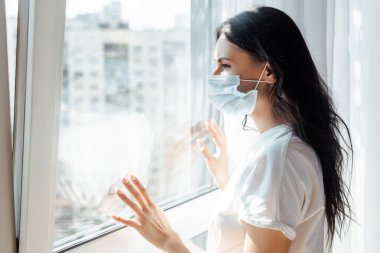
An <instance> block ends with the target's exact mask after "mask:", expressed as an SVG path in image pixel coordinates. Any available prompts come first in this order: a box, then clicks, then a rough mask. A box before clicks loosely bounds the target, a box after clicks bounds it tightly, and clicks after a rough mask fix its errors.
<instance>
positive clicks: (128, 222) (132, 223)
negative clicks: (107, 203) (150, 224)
mask: <svg viewBox="0 0 380 253" xmlns="http://www.w3.org/2000/svg"><path fill="white" fill-rule="evenodd" d="M111 217H112V219H114V220H115V221H118V222H121V223H123V224H124V225H127V226H130V227H133V228H135V229H139V228H140V226H141V225H140V224H138V223H137V222H135V221H133V220H130V219H124V218H122V217H120V216H117V215H112V216H111Z"/></svg>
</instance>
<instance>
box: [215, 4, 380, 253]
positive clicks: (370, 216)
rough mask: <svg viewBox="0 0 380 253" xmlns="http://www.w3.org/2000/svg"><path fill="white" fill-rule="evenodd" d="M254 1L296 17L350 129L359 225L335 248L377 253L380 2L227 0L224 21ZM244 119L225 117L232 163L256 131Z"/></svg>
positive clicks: (353, 187)
mask: <svg viewBox="0 0 380 253" xmlns="http://www.w3.org/2000/svg"><path fill="white" fill-rule="evenodd" d="M254 5H266V6H272V7H276V8H279V9H281V10H283V11H285V12H286V13H287V14H289V15H290V16H291V17H292V18H293V19H294V21H295V22H296V23H297V25H298V26H299V28H300V30H301V32H302V33H303V35H304V37H305V39H306V42H307V44H308V46H309V49H310V51H311V54H312V56H313V59H314V61H315V63H316V65H317V67H318V69H319V71H320V73H321V74H322V76H323V77H324V78H325V80H326V81H327V82H328V85H329V86H330V88H331V92H332V94H333V97H334V99H335V103H336V107H337V109H338V112H339V113H340V115H341V116H342V117H343V118H344V120H345V121H346V122H347V123H348V125H349V128H350V130H351V134H352V138H353V144H354V152H355V153H354V171H353V174H352V181H351V193H352V197H353V204H354V210H355V213H356V220H357V223H352V225H351V227H350V229H349V230H348V231H347V233H346V234H345V236H344V237H343V238H342V240H339V238H338V237H337V240H336V242H335V244H334V247H333V252H337V253H343V252H344V253H347V252H350V253H354V252H355V253H356V252H358V253H361V252H363V253H364V252H365V253H375V252H379V249H378V240H379V239H378V231H377V229H378V228H379V227H380V215H379V214H380V198H379V197H378V195H379V193H380V184H379V183H377V181H378V180H380V169H379V168H378V165H379V164H380V152H379V149H378V144H380V134H379V131H380V128H379V127H378V126H379V124H380V99H379V98H378V96H379V93H380V86H379V85H378V83H379V82H378V80H377V76H378V75H377V72H376V70H377V69H378V67H379V66H380V50H379V48H378V47H379V45H380V33H379V32H380V30H379V28H378V24H379V21H378V15H379V14H378V13H380V1H376V0H349V1H340V0H336V1H327V0H323V1H306V0H286V1H285V0H282V1H281V0H267V1H265V0H223V1H222V4H221V6H219V7H220V8H221V10H220V11H221V20H224V19H225V18H228V17H229V16H232V15H234V14H235V13H238V12H239V11H241V10H244V9H247V8H250V7H252V6H254ZM237 119H238V120H237ZM240 122H241V120H240V118H237V117H232V116H227V117H225V127H226V134H227V140H228V141H229V143H232V144H233V145H232V146H233V149H231V150H230V153H231V156H232V163H234V162H236V161H237V160H238V159H239V157H240V156H241V154H242V153H243V151H244V149H245V148H246V147H247V146H248V145H249V144H248V143H249V142H251V141H252V140H253V139H254V138H255V134H254V133H246V132H243V131H242V130H240ZM230 146H231V145H230ZM237 147H240V149H239V148H237Z"/></svg>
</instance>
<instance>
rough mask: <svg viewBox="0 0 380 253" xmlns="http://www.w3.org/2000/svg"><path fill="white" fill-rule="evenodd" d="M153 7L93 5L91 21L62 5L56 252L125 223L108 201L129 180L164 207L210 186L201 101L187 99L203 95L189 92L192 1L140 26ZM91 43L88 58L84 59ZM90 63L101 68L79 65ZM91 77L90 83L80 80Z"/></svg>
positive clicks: (71, 5)
mask: <svg viewBox="0 0 380 253" xmlns="http://www.w3.org/2000/svg"><path fill="white" fill-rule="evenodd" d="M154 3H155V1H147V0H143V1H138V2H136V1H132V0H125V1H121V2H119V1H114V2H112V3H110V2H109V1H106V0H103V1H97V2H96V3H95V2H92V3H91V5H97V7H96V8H95V7H94V8H92V9H96V10H93V11H91V12H90V11H89V10H87V9H86V8H85V5H84V6H83V7H82V9H81V8H78V7H77V5H78V1H77V0H68V1H67V9H66V13H67V14H66V28H65V39H64V45H65V48H64V50H65V52H64V54H63V55H64V59H63V61H64V62H63V66H64V69H63V80H64V82H65V84H64V85H63V84H62V86H61V88H62V94H64V95H65V96H67V98H66V99H63V97H62V100H61V112H60V115H61V116H60V117H61V119H60V120H61V123H60V129H59V132H60V133H59V148H58V168H57V169H58V171H57V193H56V207H55V231H54V239H55V243H54V245H55V248H56V250H58V249H64V248H67V247H70V245H73V244H76V243H78V241H79V242H83V241H85V240H88V239H89V238H93V237H95V236H98V235H99V233H103V232H104V231H106V230H109V228H110V227H112V226H115V223H114V222H113V221H112V220H111V219H110V218H109V217H108V214H110V213H120V212H121V213H124V214H125V215H129V214H130V212H129V210H128V209H125V208H124V205H123V204H122V203H121V202H120V201H119V200H118V198H117V197H116V196H115V188H116V187H118V186H119V187H120V183H119V180H120V178H121V177H122V176H125V175H127V174H130V173H134V174H136V175H137V176H138V177H139V178H141V179H142V181H143V182H144V183H145V185H146V186H147V188H148V190H149V192H150V194H151V196H152V198H153V199H154V200H155V201H156V202H157V203H159V204H160V205H161V206H163V207H165V208H168V207H170V206H173V205H177V204H179V203H182V202H185V201H187V200H189V199H191V198H194V197H195V196H198V195H200V194H202V193H204V192H207V191H210V190H212V189H214V187H215V186H214V185H213V183H212V179H211V177H210V175H209V173H208V171H207V168H206V167H205V165H204V162H203V158H202V157H201V156H200V154H199V153H198V150H197V147H196V142H195V138H198V137H200V138H206V137H205V136H206V132H205V130H204V129H202V127H201V126H202V123H201V121H202V120H204V119H206V118H209V117H210V114H209V111H208V110H204V108H200V106H201V105H203V104H204V102H203V101H204V100H205V97H204V92H203V93H200V94H203V95H198V94H197V93H195V94H197V95H196V96H194V93H192V92H191V90H192V89H193V90H194V91H195V90H198V91H200V92H202V90H203V89H204V86H203V83H196V84H197V85H198V86H197V87H194V88H192V87H191V82H190V70H191V62H192V59H191V51H190V46H191V45H190V42H191V40H190V33H191V30H190V28H191V27H190V25H189V22H186V20H190V15H191V9H190V1H186V2H185V3H184V2H181V3H180V4H179V3H177V2H175V1H169V0H166V1H163V2H160V10H161V11H160V14H158V15H160V16H159V17H158V16H157V12H155V15H154V17H155V18H156V20H153V21H150V23H149V22H147V21H146V20H147V19H144V20H141V17H142V16H146V14H145V12H146V11H147V9H146V8H145V7H146V6H147V5H152V4H154ZM169 4H170V5H171V7H170V8H162V5H169ZM128 9H129V10H130V11H129V14H128V13H123V12H122V10H128ZM165 10H167V11H165ZM143 13H144V15H142V14H143ZM178 19H181V20H183V22H180V23H176V22H175V20H178ZM120 24H128V25H123V26H120ZM89 44H91V48H93V49H94V50H86V48H87V47H88V45H89ZM78 48H81V49H82V50H78ZM95 56H96V57H100V58H97V59H98V60H99V61H100V62H101V63H102V64H98V63H97V61H95V60H91V61H86V64H81V62H83V61H84V60H86V59H94V57H95ZM88 69H91V73H90V75H89V78H87V75H83V73H86V72H88ZM93 73H95V74H93ZM149 73H154V75H150V74H149ZM67 76H73V77H74V78H67ZM94 81H95V82H96V83H99V84H96V85H94ZM78 82H80V83H78ZM150 84H154V85H150ZM82 86H83V87H90V88H89V89H79V87H82ZM95 90H96V92H94V91H95ZM199 110H201V111H202V113H201V114H198V112H199Z"/></svg>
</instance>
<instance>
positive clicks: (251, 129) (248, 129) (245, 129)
mask: <svg viewBox="0 0 380 253" xmlns="http://www.w3.org/2000/svg"><path fill="white" fill-rule="evenodd" d="M267 66H268V61H267V62H266V63H265V66H264V69H263V71H262V72H261V75H260V77H259V80H258V81H257V84H256V87H255V90H257V87H258V86H259V83H260V82H261V78H262V77H263V75H264V72H265V69H266V68H267ZM242 81H248V80H242ZM247 119H248V114H246V115H245V116H244V119H243V122H242V128H243V130H244V131H255V132H258V131H259V130H257V129H256V128H254V127H247V126H246V124H247Z"/></svg>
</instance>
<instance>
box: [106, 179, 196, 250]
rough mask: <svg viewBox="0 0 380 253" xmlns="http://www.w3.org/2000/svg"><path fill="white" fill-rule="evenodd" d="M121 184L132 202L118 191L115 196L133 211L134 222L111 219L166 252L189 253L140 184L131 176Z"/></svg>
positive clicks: (116, 217)
mask: <svg viewBox="0 0 380 253" xmlns="http://www.w3.org/2000/svg"><path fill="white" fill-rule="evenodd" d="M121 182H122V183H123V185H124V186H125V188H127V190H128V191H129V192H130V193H131V194H132V196H133V198H134V200H132V199H130V198H128V197H127V196H126V195H125V194H124V192H123V191H122V190H120V189H117V191H116V194H117V195H118V196H119V198H120V199H121V200H123V201H124V203H125V204H127V205H128V206H129V207H130V208H131V209H132V210H133V212H134V213H135V215H136V220H130V219H124V218H122V217H119V216H116V215H112V218H113V219H115V220H116V221H118V222H121V223H123V224H125V225H127V226H129V227H132V228H134V229H136V230H137V232H139V233H140V234H141V235H142V236H143V237H144V238H145V239H146V240H148V241H149V242H150V243H152V244H153V245H154V246H156V247H157V248H160V249H162V250H164V251H166V252H189V251H188V249H187V248H186V247H185V246H184V244H183V243H182V240H181V239H180V237H179V235H178V234H177V233H176V232H175V231H174V230H173V229H172V227H171V226H170V224H169V222H168V220H167V218H166V215H165V213H164V212H163V211H162V210H161V209H160V208H159V207H158V206H157V205H156V204H155V203H154V202H153V201H152V199H151V198H150V196H149V195H148V193H147V191H146V189H145V187H144V186H143V185H142V184H141V182H140V181H139V180H138V179H137V178H136V177H135V176H133V175H132V176H131V177H130V181H129V180H128V179H126V178H123V179H122V181H121ZM136 201H137V203H136Z"/></svg>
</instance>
